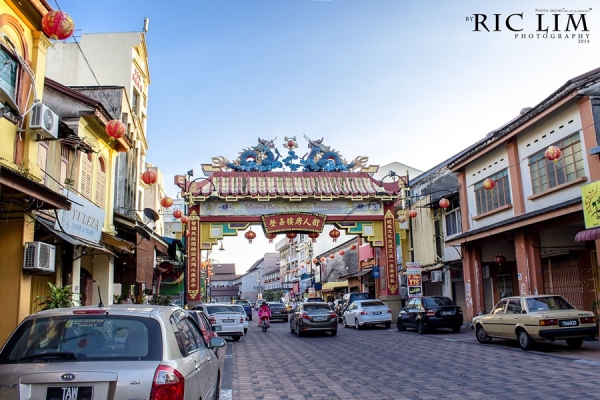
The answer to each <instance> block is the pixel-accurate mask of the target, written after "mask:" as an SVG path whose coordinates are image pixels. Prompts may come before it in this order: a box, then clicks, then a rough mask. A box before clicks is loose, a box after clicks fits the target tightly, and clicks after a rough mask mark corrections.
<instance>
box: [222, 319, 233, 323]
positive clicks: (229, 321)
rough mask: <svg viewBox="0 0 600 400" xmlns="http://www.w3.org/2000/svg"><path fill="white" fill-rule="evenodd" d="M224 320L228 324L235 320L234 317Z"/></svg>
mask: <svg viewBox="0 0 600 400" xmlns="http://www.w3.org/2000/svg"><path fill="white" fill-rule="evenodd" d="M222 322H223V323H226V324H227V323H231V322H233V320H232V319H224V320H222Z"/></svg>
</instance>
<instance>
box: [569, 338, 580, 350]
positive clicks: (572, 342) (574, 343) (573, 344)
mask: <svg viewBox="0 0 600 400" xmlns="http://www.w3.org/2000/svg"><path fill="white" fill-rule="evenodd" d="M582 344H583V338H572V339H567V346H569V348H570V349H578V348H580V347H581V345H582Z"/></svg>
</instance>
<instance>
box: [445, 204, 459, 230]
mask: <svg viewBox="0 0 600 400" xmlns="http://www.w3.org/2000/svg"><path fill="white" fill-rule="evenodd" d="M444 222H445V226H446V236H452V235H456V234H459V233H461V232H462V222H461V219H460V202H459V200H458V199H453V200H451V201H450V207H448V208H447V209H446V213H445V214H444Z"/></svg>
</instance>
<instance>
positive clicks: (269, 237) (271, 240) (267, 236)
mask: <svg viewBox="0 0 600 400" xmlns="http://www.w3.org/2000/svg"><path fill="white" fill-rule="evenodd" d="M265 237H266V238H267V239H269V243H273V239H275V238H276V237H277V235H276V234H275V233H265Z"/></svg>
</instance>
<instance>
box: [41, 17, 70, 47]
mask: <svg viewBox="0 0 600 400" xmlns="http://www.w3.org/2000/svg"><path fill="white" fill-rule="evenodd" d="M42 30H43V31H44V33H45V34H46V36H48V37H49V38H50V39H54V40H65V39H68V38H70V37H71V35H72V34H73V32H74V31H75V23H74V22H73V19H71V17H70V16H69V14H67V13H66V12H64V11H58V10H55V11H50V12H47V13H46V14H44V16H43V17H42Z"/></svg>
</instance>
